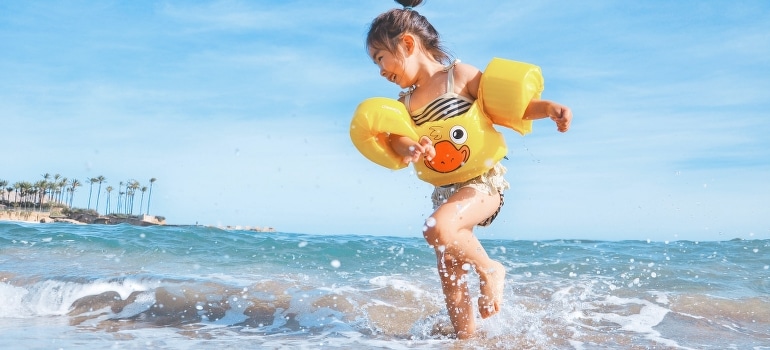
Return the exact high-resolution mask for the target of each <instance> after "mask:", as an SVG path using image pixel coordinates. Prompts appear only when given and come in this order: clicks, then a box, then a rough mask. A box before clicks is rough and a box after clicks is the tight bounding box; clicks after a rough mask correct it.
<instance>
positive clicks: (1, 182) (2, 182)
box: [0, 180, 141, 207]
mask: <svg viewBox="0 0 770 350" xmlns="http://www.w3.org/2000/svg"><path fill="white" fill-rule="evenodd" d="M5 186H8V181H7V180H0V192H3V198H2V200H3V201H5ZM8 192H10V191H8ZM139 207H141V205H140V206H139Z"/></svg>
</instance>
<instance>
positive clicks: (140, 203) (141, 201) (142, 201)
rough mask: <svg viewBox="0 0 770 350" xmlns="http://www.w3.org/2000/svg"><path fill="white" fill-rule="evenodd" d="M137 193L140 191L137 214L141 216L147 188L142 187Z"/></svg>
mask: <svg viewBox="0 0 770 350" xmlns="http://www.w3.org/2000/svg"><path fill="white" fill-rule="evenodd" d="M139 191H142V199H141V200H140V201H139V214H140V215H141V214H142V205H143V204H144V193H145V192H147V186H142V188H140V189H139Z"/></svg>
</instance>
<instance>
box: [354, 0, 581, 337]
mask: <svg viewBox="0 0 770 350" xmlns="http://www.w3.org/2000/svg"><path fill="white" fill-rule="evenodd" d="M396 2H398V3H399V4H401V5H403V6H404V7H403V8H401V9H392V10H390V11H387V12H385V13H383V14H381V15H380V16H378V17H377V18H375V19H374V20H373V21H372V24H371V27H370V29H369V33H368V35H367V38H366V47H367V50H368V53H369V56H370V57H371V58H372V59H373V60H374V63H375V64H376V65H377V66H378V67H379V69H380V75H381V76H383V77H384V78H385V79H388V81H390V82H392V83H395V84H397V85H398V86H400V87H401V88H402V89H406V92H403V93H401V94H400V96H401V97H400V99H399V101H401V102H402V103H403V104H404V105H405V106H406V110H407V111H408V112H409V115H410V116H411V117H412V120H413V121H414V122H415V123H417V124H418V123H420V121H421V120H428V119H430V118H431V116H433V115H436V114H437V113H440V114H442V115H443V116H444V117H446V114H447V113H449V114H453V115H460V114H463V113H465V112H466V111H468V109H469V108H470V106H471V105H472V104H473V102H474V101H475V100H476V98H477V93H478V90H479V84H480V81H481V77H482V72H481V71H479V70H478V69H477V68H475V67H473V66H471V65H468V64H464V63H460V62H459V61H457V60H455V61H454V62H450V58H449V54H448V53H447V52H446V50H444V48H443V47H442V45H441V43H440V40H439V35H438V33H437V32H436V30H435V29H434V28H433V26H432V25H431V24H430V23H429V22H428V20H427V19H426V18H425V17H424V16H422V15H420V14H419V13H418V12H417V11H415V10H414V7H415V6H417V5H419V4H420V3H421V2H422V0H396ZM450 117H451V115H450ZM546 117H550V118H551V119H552V120H553V121H554V122H556V126H557V128H558V130H559V131H561V132H565V131H567V129H569V125H570V121H571V119H572V113H571V112H570V110H569V108H567V107H565V106H562V105H560V104H557V103H554V102H549V101H544V100H532V101H531V102H530V103H529V105H528V106H527V107H526V110H525V112H524V116H523V119H528V120H532V119H541V118H546ZM418 125H419V124H418ZM389 145H390V147H391V148H392V149H393V151H395V153H396V154H398V155H399V156H402V157H403V160H404V162H407V163H409V162H421V161H425V160H427V161H428V162H430V161H432V160H433V158H434V157H436V148H435V147H434V144H433V143H432V141H431V139H430V138H428V137H427V136H422V137H420V138H419V139H412V138H410V137H406V136H404V135H397V134H390V135H389ZM505 171H506V169H505V167H503V165H502V164H500V163H497V164H491V165H490V168H489V170H488V171H487V172H486V173H484V174H482V175H480V176H477V177H475V178H470V179H465V180H464V181H461V182H459V183H454V184H450V185H447V186H437V187H436V188H435V190H434V192H433V195H432V199H433V204H434V209H435V211H434V212H433V214H432V215H431V216H430V217H429V218H428V219H427V220H426V222H425V226H424V237H425V239H426V241H427V242H428V244H429V245H431V247H432V248H434V249H435V252H436V257H437V265H438V273H439V276H440V279H441V287H442V289H443V292H444V296H445V300H446V305H447V310H448V313H449V317H450V320H451V322H452V326H453V327H454V330H455V333H456V335H457V338H459V339H466V338H470V337H472V336H473V335H474V333H475V330H476V322H475V316H474V313H473V305H472V300H471V294H470V292H469V290H468V285H467V281H466V278H467V274H468V271H469V270H470V268H473V269H475V271H476V273H477V274H478V275H479V279H480V283H479V284H480V287H481V288H480V289H481V296H480V297H479V299H478V305H479V312H480V314H481V317H482V318H487V317H490V316H492V315H494V314H496V313H498V312H499V311H500V307H501V304H502V301H503V300H502V299H503V286H504V282H505V268H504V267H503V265H502V264H501V263H499V262H497V261H495V260H492V259H490V258H489V256H488V255H487V253H486V251H485V250H484V247H482V245H481V243H480V242H479V240H478V239H477V238H476V237H475V236H474V234H473V228H474V226H476V225H480V226H486V225H489V224H490V223H491V222H492V220H493V219H494V218H495V216H496V215H497V213H498V212H499V210H500V207H502V205H503V191H504V190H506V189H508V188H509V185H508V182H506V180H505V179H504V178H503V174H505Z"/></svg>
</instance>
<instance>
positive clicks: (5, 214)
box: [0, 210, 276, 232]
mask: <svg viewBox="0 0 770 350" xmlns="http://www.w3.org/2000/svg"><path fill="white" fill-rule="evenodd" d="M153 218H154V217H153ZM0 222H24V223H30V224H50V223H55V222H60V223H62V222H63V223H68V224H73V225H103V224H105V223H98V224H97V223H90V224H89V223H87V222H82V221H78V220H74V219H69V218H66V217H56V216H54V217H51V213H50V212H41V211H24V210H22V211H15V210H14V211H11V210H0ZM127 223H129V224H131V225H136V224H134V223H132V222H128V221H127ZM141 223H142V224H148V225H153V226H201V227H211V228H217V229H220V230H231V231H232V230H235V231H254V232H276V230H275V229H274V228H272V227H269V226H265V227H258V226H244V225H217V226H214V225H199V224H191V225H167V224H166V223H165V220H164V221H163V222H159V221H157V220H152V221H150V220H141ZM138 226H142V225H138Z"/></svg>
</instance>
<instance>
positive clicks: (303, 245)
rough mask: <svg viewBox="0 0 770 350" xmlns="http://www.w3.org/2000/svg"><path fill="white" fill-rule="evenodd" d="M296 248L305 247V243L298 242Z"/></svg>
mask: <svg viewBox="0 0 770 350" xmlns="http://www.w3.org/2000/svg"><path fill="white" fill-rule="evenodd" d="M297 247H300V248H305V247H307V242H305V241H302V242H299V244H297Z"/></svg>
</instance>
